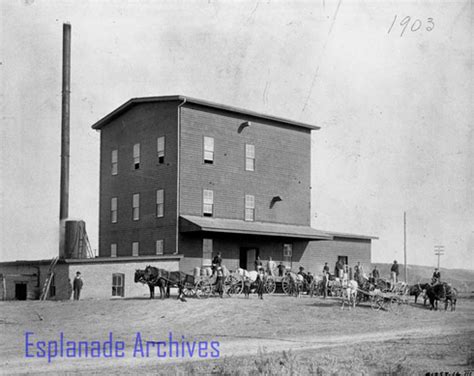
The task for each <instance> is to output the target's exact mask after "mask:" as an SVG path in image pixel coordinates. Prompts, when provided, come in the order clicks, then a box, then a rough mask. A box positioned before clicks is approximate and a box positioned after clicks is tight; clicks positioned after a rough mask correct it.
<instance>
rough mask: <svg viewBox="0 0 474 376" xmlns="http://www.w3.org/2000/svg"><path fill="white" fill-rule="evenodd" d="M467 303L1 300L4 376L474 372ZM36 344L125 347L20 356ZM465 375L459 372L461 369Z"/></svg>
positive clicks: (473, 310) (472, 303)
mask: <svg viewBox="0 0 474 376" xmlns="http://www.w3.org/2000/svg"><path fill="white" fill-rule="evenodd" d="M473 324H474V300H473V299H467V298H466V299H461V300H460V301H458V308H457V310H456V311H455V312H449V311H448V312H445V311H437V312H435V311H429V310H428V309H427V308H426V307H423V305H422V304H418V305H414V304H413V303H411V304H409V305H408V306H406V307H404V309H402V310H400V311H398V312H390V311H387V312H385V311H373V310H372V309H371V308H370V306H369V305H361V306H358V307H356V308H355V309H353V310H350V311H349V310H348V309H347V308H346V309H344V310H341V308H340V302H339V301H338V300H336V299H326V300H324V299H321V298H309V297H308V296H302V297H301V298H293V297H287V296H281V295H274V296H265V299H264V300H263V301H262V300H258V299H257V298H256V296H252V297H251V298H250V299H244V298H243V297H242V296H239V297H232V298H225V299H218V298H210V299H206V300H197V299H188V301H187V302H180V301H176V300H175V299H169V300H165V301H160V300H153V301H150V300H148V299H123V300H84V301H78V302H74V301H67V302H52V301H47V302H39V301H26V302H1V303H0V325H1V333H2V335H1V343H0V359H1V360H0V370H1V371H0V372H2V373H3V374H24V373H25V374H26V373H30V374H40V373H52V374H54V373H57V374H64V373H74V374H76V373H78V374H117V375H118V374H130V375H132V374H137V373H140V374H145V375H146V374H155V375H156V374H163V375H172V374H177V375H187V374H191V375H192V374H194V375H208V374H225V375H247V374H249V375H254V374H260V375H285V374H286V375H306V374H315V375H326V374H327V375H331V374H354V375H361V374H368V375H372V374H374V375H375V374H393V375H399V374H425V373H426V372H452V371H453V370H456V371H459V372H464V371H465V370H468V369H474V355H473V351H474V341H473V338H474V325H473ZM27 331H28V332H32V333H34V338H35V340H44V341H54V340H58V338H59V335H60V333H63V334H64V336H65V337H66V338H67V339H68V340H73V341H89V342H91V341H105V340H107V339H108V337H109V335H110V334H109V333H112V334H113V338H114V339H115V340H122V341H123V342H125V346H126V348H125V350H124V352H125V356H124V357H123V358H111V359H109V358H103V357H100V358H90V357H89V358H60V357H56V358H53V359H51V362H50V363H48V360H47V359H45V358H37V357H35V358H25V332H27ZM137 333H140V335H141V338H142V339H143V341H144V342H145V341H151V342H157V341H163V340H167V339H168V336H169V333H172V336H173V338H175V339H177V341H178V342H179V343H180V345H181V344H182V343H185V342H186V341H187V342H188V343H190V342H193V341H203V342H205V341H207V342H209V341H216V342H219V358H218V359H216V360H212V359H209V358H206V359H204V360H196V357H192V358H190V357H189V356H185V357H180V358H176V357H174V358H171V359H170V358H159V357H157V356H156V354H155V355H153V352H152V355H151V356H149V357H133V350H134V349H135V347H136V342H135V341H136V337H137ZM462 374H463V373H462Z"/></svg>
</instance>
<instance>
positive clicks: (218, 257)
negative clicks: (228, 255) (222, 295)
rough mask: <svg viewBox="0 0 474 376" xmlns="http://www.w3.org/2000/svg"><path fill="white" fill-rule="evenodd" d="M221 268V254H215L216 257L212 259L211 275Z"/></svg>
mask: <svg viewBox="0 0 474 376" xmlns="http://www.w3.org/2000/svg"><path fill="white" fill-rule="evenodd" d="M221 266H222V257H221V253H220V252H217V255H215V256H214V258H213V259H212V274H214V273H215V272H216V271H217V269H218V268H220V267H221Z"/></svg>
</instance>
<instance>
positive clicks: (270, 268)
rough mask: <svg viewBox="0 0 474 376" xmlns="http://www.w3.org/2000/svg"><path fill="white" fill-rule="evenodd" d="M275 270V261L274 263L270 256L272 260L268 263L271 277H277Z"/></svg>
mask: <svg viewBox="0 0 474 376" xmlns="http://www.w3.org/2000/svg"><path fill="white" fill-rule="evenodd" d="M275 268H276V264H275V261H273V259H272V256H270V259H269V260H268V262H267V269H268V274H270V275H271V276H273V275H275Z"/></svg>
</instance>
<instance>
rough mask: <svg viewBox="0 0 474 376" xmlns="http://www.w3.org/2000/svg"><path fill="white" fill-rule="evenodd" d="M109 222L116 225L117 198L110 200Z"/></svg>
mask: <svg viewBox="0 0 474 376" xmlns="http://www.w3.org/2000/svg"><path fill="white" fill-rule="evenodd" d="M110 221H111V222H112V223H117V197H112V199H111V200H110Z"/></svg>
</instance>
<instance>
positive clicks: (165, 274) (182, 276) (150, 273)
mask: <svg viewBox="0 0 474 376" xmlns="http://www.w3.org/2000/svg"><path fill="white" fill-rule="evenodd" d="M145 278H146V279H148V280H150V281H153V282H155V284H160V283H163V282H162V281H164V283H166V295H167V296H168V297H169V290H170V287H175V286H176V287H178V299H179V300H181V301H186V299H184V292H183V290H184V287H185V286H186V285H189V284H191V285H193V286H194V277H193V276H192V275H189V274H186V273H183V272H180V271H173V272H170V271H168V270H165V269H158V268H155V267H153V266H150V265H148V266H147V267H146V268H145Z"/></svg>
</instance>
